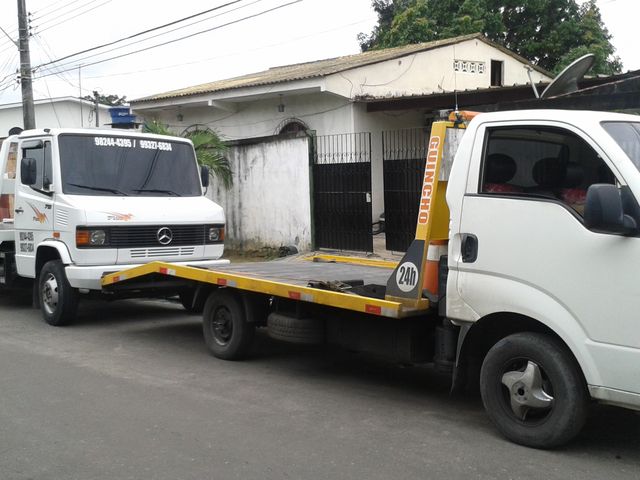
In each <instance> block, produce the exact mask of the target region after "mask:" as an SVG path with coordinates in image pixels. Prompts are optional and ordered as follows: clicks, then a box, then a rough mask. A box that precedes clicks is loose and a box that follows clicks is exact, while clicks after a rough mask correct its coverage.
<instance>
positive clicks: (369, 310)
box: [364, 305, 382, 315]
mask: <svg viewBox="0 0 640 480" xmlns="http://www.w3.org/2000/svg"><path fill="white" fill-rule="evenodd" d="M364 311H365V312H367V313H373V314H374V315H380V314H381V313H382V307H378V306H376V305H365V306H364Z"/></svg>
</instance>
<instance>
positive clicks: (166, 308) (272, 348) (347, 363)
mask: <svg viewBox="0 0 640 480" xmlns="http://www.w3.org/2000/svg"><path fill="white" fill-rule="evenodd" d="M0 369H1V370H0V479H1V480H14V479H43V480H44V479H46V480H50V479H56V480H57V479H82V480H89V479H129V478H130V479H154V480H155V479H171V480H177V479H199V480H200V479H216V480H218V479H236V478H237V479H243V480H244V479H260V480H263V479H278V480H280V479H286V478H292V479H342V478H349V479H367V480H373V479H385V480H386V479H394V480H396V479H433V478H446V479H457V478H465V479H469V478H480V479H492V478H531V479H541V478H544V479H563V480H565V479H580V480H583V479H588V478H593V479H602V478H607V479H618V478H629V479H631V478H633V479H638V478H640V415H638V414H635V413H632V412H628V411H623V410H618V409H613V408H607V407H598V408H595V409H594V412H593V415H592V417H591V419H590V422H589V425H588V428H587V429H586V431H585V432H584V433H583V434H582V435H581V437H580V438H579V439H578V441H576V442H574V443H573V444H572V445H571V446H569V447H568V448H566V449H564V450H561V451H554V452H543V451H536V450H531V449H527V448H523V447H519V446H516V445H512V444H510V443H508V442H506V441H505V440H503V439H502V438H500V437H499V436H498V435H497V434H496V432H495V431H494V430H493V428H492V427H491V425H490V424H489V423H488V421H487V419H486V418H485V416H484V413H483V411H482V409H481V405H480V402H479V400H478V399H473V398H451V397H449V395H448V394H447V386H446V382H445V381H443V379H442V378H441V377H438V376H437V375H435V374H433V373H432V372H430V371H429V370H425V369H418V368H400V367H396V366H393V365H388V364H384V363H378V362H376V361H373V360H371V359H367V358H363V357H360V356H357V355H350V354H346V353H342V354H341V353H327V352H324V351H322V350H320V349H315V350H312V351H309V350H305V349H302V348H299V347H295V346H290V345H285V344H279V343H276V342H273V341H271V340H270V339H268V338H266V337H265V336H264V335H259V336H258V339H257V345H256V348H255V354H254V355H253V356H252V358H251V359H250V360H247V361H244V362H224V361H221V360H217V359H215V358H212V357H210V356H209V355H208V353H207V352H206V350H205V348H204V346H203V342H202V338H201V332H200V323H199V318H198V317H194V316H188V315H186V314H185V313H184V312H183V311H182V309H181V308H179V307H178V306H176V305H173V304H169V303H167V302H159V301H127V302H121V303H113V304H103V303H99V302H96V303H90V304H87V305H84V306H83V307H82V309H81V318H80V321H79V323H78V324H77V325H75V326H73V327H67V328H52V327H48V326H46V325H45V324H44V323H43V322H42V321H41V320H40V316H39V312H37V311H36V310H32V309H31V308H29V306H28V299H26V301H25V299H21V298H17V297H15V296H8V295H6V294H2V295H0Z"/></svg>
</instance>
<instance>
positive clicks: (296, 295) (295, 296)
mask: <svg viewBox="0 0 640 480" xmlns="http://www.w3.org/2000/svg"><path fill="white" fill-rule="evenodd" d="M289 298H292V299H294V300H300V292H289Z"/></svg>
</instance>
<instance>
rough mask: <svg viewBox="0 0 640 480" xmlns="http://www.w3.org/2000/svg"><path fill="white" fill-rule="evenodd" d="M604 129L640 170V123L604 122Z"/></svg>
mask: <svg viewBox="0 0 640 480" xmlns="http://www.w3.org/2000/svg"><path fill="white" fill-rule="evenodd" d="M602 128H604V129H605V130H606V131H607V133H608V134H609V135H611V136H612V137H613V139H614V140H615V141H616V142H617V143H618V145H620V148H622V150H624V153H626V154H627V156H628V157H629V158H630V159H631V161H632V162H633V164H634V165H635V166H636V168H637V169H638V170H640V122H602Z"/></svg>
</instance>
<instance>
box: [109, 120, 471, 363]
mask: <svg viewBox="0 0 640 480" xmlns="http://www.w3.org/2000/svg"><path fill="white" fill-rule="evenodd" d="M464 127H465V125H464V122H463V121H462V120H461V119H460V118H459V117H458V116H456V117H455V118H453V119H450V120H449V121H440V122H435V123H434V125H433V128H432V135H431V139H430V141H429V148H428V154H427V158H426V161H425V170H424V179H423V187H422V192H421V197H420V203H419V213H418V218H417V225H416V235H415V239H414V240H413V242H412V243H411V245H410V246H409V248H408V250H407V252H406V253H405V255H404V256H403V257H402V260H401V261H400V262H398V263H395V262H387V261H380V260H371V259H367V258H359V257H342V256H336V255H314V256H312V257H307V258H296V259H285V260H276V261H270V262H262V263H245V264H234V265H219V266H215V267H212V268H211V269H204V268H196V267H189V266H184V265H176V264H172V263H163V262H152V263H149V264H146V265H142V266H138V267H133V268H129V269H127V270H122V271H120V272H114V273H109V274H105V275H104V277H103V278H102V288H103V291H104V292H105V293H110V294H113V295H114V296H127V295H131V296H134V295H142V294H144V293H145V292H148V293H152V292H160V293H162V292H172V293H173V294H175V293H176V292H178V293H179V295H180V300H181V302H182V303H183V305H184V306H185V308H187V309H189V310H191V311H198V310H202V311H203V316H202V321H203V334H204V340H205V343H206V345H207V348H208V349H209V350H210V351H211V353H212V354H213V355H214V356H216V357H218V358H223V359H228V360H229V359H238V358H242V357H243V356H244V355H246V354H247V352H248V351H249V348H250V345H251V342H252V338H253V334H254V333H253V332H254V331H255V330H256V328H264V327H266V329H267V332H268V334H269V335H270V336H271V337H272V338H275V339H279V340H284V341H289V342H293V343H300V344H333V345H338V346H344V347H346V348H349V349H351V350H353V351H362V352H370V353H374V354H383V355H387V354H388V355H390V356H391V357H392V358H394V359H396V360H398V361H401V362H404V363H409V362H420V361H426V360H428V359H429V358H434V355H435V357H437V358H440V359H442V361H441V362H440V363H441V364H443V365H447V366H450V365H451V364H452V363H451V362H452V360H451V356H452V355H453V356H455V351H454V350H451V349H449V350H451V351H449V350H447V351H444V350H443V349H442V348H441V346H442V345H444V344H445V343H446V342H444V341H440V340H441V339H442V338H443V335H445V334H446V335H449V336H452V335H455V333H452V332H454V329H453V328H452V327H451V326H449V325H446V324H443V320H442V318H440V317H439V316H438V311H437V309H436V308H435V307H436V306H437V305H440V301H441V299H442V295H443V294H444V292H440V290H441V289H440V283H441V282H440V279H441V277H440V268H439V265H440V264H439V262H440V259H441V258H442V259H445V260H446V257H444V256H443V255H445V254H446V240H447V238H448V226H449V210H448V207H447V205H446V202H445V198H444V192H445V190H446V184H447V178H448V177H447V172H449V171H450V160H447V161H446V163H445V168H443V169H441V166H442V164H443V162H442V159H443V151H445V144H447V145H451V143H448V142H455V141H456V138H459V135H458V134H459V132H460V131H461V130H462V129H464ZM448 139H449V140H448ZM449 150H452V149H451V148H449V149H447V151H449ZM441 170H442V174H441ZM430 244H432V247H433V248H431V249H430V247H429V245H430ZM443 245H444V247H443ZM443 249H444V250H443ZM429 252H430V253H429ZM428 253H429V255H430V256H429V255H428ZM443 265H444V266H445V267H446V261H445V262H443ZM443 270H445V271H446V269H445V268H443ZM445 278H446V277H445V276H444V275H443V276H442V279H443V282H444V281H446V280H444V279H445ZM205 299H206V301H205ZM429 299H431V301H430V300H429ZM436 338H437V339H440V340H438V341H435V340H434V339H436ZM449 343H451V342H449ZM449 343H446V344H447V345H448V344H449ZM434 349H435V351H436V353H434ZM452 352H453V353H452Z"/></svg>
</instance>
